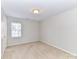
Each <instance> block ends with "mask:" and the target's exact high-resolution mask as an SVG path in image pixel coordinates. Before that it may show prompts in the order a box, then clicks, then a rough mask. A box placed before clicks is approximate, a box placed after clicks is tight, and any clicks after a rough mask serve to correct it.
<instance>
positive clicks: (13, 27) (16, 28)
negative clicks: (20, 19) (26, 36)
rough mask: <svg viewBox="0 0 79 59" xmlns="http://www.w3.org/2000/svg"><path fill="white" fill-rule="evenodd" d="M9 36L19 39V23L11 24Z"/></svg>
mask: <svg viewBox="0 0 79 59" xmlns="http://www.w3.org/2000/svg"><path fill="white" fill-rule="evenodd" d="M11 36H12V37H21V24H20V23H11Z"/></svg>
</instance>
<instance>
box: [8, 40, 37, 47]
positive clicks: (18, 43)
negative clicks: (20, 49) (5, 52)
mask: <svg viewBox="0 0 79 59" xmlns="http://www.w3.org/2000/svg"><path fill="white" fill-rule="evenodd" d="M37 41H38V40H34V41H27V42H26V41H22V42H14V43H11V44H10V43H8V47H10V46H16V45H21V44H26V43H30V42H37Z"/></svg>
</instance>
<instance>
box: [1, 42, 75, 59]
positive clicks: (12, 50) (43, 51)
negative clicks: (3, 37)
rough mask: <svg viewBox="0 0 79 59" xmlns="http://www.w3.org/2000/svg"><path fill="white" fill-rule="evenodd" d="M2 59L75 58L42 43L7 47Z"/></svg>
mask: <svg viewBox="0 0 79 59" xmlns="http://www.w3.org/2000/svg"><path fill="white" fill-rule="evenodd" d="M2 59H76V57H74V56H72V55H70V54H68V53H66V52H64V51H61V50H59V49H57V48H55V47H52V46H49V45H47V44H45V43H42V42H34V43H28V44H22V45H17V46H12V47H8V48H7V49H6V51H5V53H4V56H3V58H2Z"/></svg>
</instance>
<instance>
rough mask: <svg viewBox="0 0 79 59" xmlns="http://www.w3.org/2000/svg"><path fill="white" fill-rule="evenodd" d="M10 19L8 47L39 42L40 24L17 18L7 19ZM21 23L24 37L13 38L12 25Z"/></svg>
mask: <svg viewBox="0 0 79 59" xmlns="http://www.w3.org/2000/svg"><path fill="white" fill-rule="evenodd" d="M7 19H8V24H7V26H8V28H7V30H8V46H12V45H17V44H23V43H28V42H34V41H38V40H39V22H37V21H32V20H28V19H19V18H15V17H10V16H8V17H7ZM12 22H20V23H21V24H22V37H21V38H12V37H11V23H12Z"/></svg>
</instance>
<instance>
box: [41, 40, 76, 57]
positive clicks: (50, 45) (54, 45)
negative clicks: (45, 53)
mask: <svg viewBox="0 0 79 59" xmlns="http://www.w3.org/2000/svg"><path fill="white" fill-rule="evenodd" d="M41 42H43V43H46V44H48V45H50V46H53V47H55V48H57V49H60V50H62V51H64V52H66V53H68V54H71V55H73V56H77V54H75V53H71V52H69V51H67V50H65V49H63V48H60V47H58V46H55V45H53V44H52V43H50V42H47V41H41Z"/></svg>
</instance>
